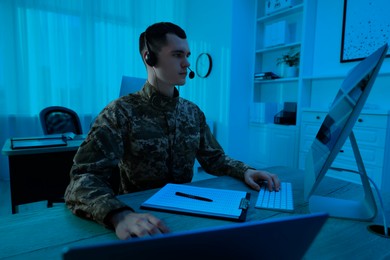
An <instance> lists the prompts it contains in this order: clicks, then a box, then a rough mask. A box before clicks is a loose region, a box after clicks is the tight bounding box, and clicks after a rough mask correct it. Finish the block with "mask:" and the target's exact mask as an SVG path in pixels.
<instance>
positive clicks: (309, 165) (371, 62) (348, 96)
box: [305, 44, 388, 199]
mask: <svg viewBox="0 0 390 260" xmlns="http://www.w3.org/2000/svg"><path fill="white" fill-rule="evenodd" d="M387 49H388V46H387V44H385V45H384V46H382V47H381V48H379V49H378V50H377V51H375V52H374V53H373V54H371V55H370V56H368V57H367V58H366V59H364V60H363V61H361V62H360V63H359V64H357V65H356V66H355V67H354V68H353V69H352V70H351V71H350V72H349V74H348V75H347V77H346V78H345V80H344V81H343V83H342V86H341V88H340V90H339V91H338V93H337V95H336V97H335V99H334V101H333V103H332V105H331V107H330V110H329V113H328V115H327V116H326V117H325V119H324V121H323V123H322V125H321V127H320V129H319V131H318V133H317V135H316V137H315V139H314V141H313V144H312V146H311V149H310V150H309V153H308V155H307V157H306V168H305V198H306V199H307V198H308V197H309V196H310V195H312V194H313V192H314V191H315V189H316V188H317V186H318V184H319V183H320V182H321V180H322V178H323V177H324V175H325V174H326V172H327V171H328V169H329V167H330V166H331V164H332V162H333V161H334V159H335V158H336V156H337V155H338V153H339V151H340V149H341V148H342V146H343V145H344V143H345V141H346V140H347V138H348V137H349V135H350V134H351V131H352V128H353V126H354V124H355V122H356V121H357V119H358V116H359V114H360V112H361V110H362V108H363V106H364V104H365V102H366V100H367V97H368V95H369V93H370V91H371V88H372V85H373V84H374V81H375V78H376V76H377V74H378V71H379V69H380V67H381V65H382V63H383V59H384V58H385V56H386V53H387Z"/></svg>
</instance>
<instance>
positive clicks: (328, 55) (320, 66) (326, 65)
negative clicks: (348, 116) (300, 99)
mask: <svg viewBox="0 0 390 260" xmlns="http://www.w3.org/2000/svg"><path fill="white" fill-rule="evenodd" d="M317 2H318V3H317V15H316V19H317V20H316V24H315V28H314V31H315V37H314V44H313V46H314V56H313V64H312V68H313V75H314V76H332V77H333V76H341V78H338V79H332V80H330V81H321V82H320V81H319V82H318V84H315V86H314V87H313V89H312V100H311V104H312V105H315V106H318V107H321V108H328V105H329V103H330V102H332V100H333V98H334V96H335V95H336V92H337V91H338V89H339V88H340V86H341V83H342V80H343V77H344V76H346V75H347V74H348V71H349V70H351V69H352V68H353V67H354V66H356V64H357V63H358V62H347V63H340V50H341V39H342V26H343V10H344V1H334V0H333V1H329V0H318V1H317ZM389 73H390V60H389V59H388V58H387V59H385V61H384V63H383V65H382V68H381V70H380V72H379V77H378V78H377V80H376V83H375V85H374V87H373V89H372V91H371V93H370V96H369V98H368V100H367V106H366V107H367V108H376V109H383V110H389V109H390V103H389V102H388V100H389V98H390V88H389V87H388V86H389V85H390V77H389ZM384 74H385V75H384Z"/></svg>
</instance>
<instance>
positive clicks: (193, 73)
mask: <svg viewBox="0 0 390 260" xmlns="http://www.w3.org/2000/svg"><path fill="white" fill-rule="evenodd" d="M187 69H189V70H190V73H189V74H188V77H189V78H190V79H193V78H194V77H195V72H193V71H192V70H191V69H190V67H188V68H187Z"/></svg>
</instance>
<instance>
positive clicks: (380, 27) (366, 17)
mask: <svg viewBox="0 0 390 260" xmlns="http://www.w3.org/2000/svg"><path fill="white" fill-rule="evenodd" d="M385 43H390V13H389V2H388V0H363V1H356V0H349V1H347V0H344V18H343V30H342V40H341V55H340V61H341V62H350V61H357V60H362V59H364V58H365V57H367V56H369V55H370V54H371V53H373V52H374V51H376V50H377V49H378V48H379V47H381V46H383V45H384V44H385ZM388 53H390V52H388ZM387 56H389V54H388V55H387Z"/></svg>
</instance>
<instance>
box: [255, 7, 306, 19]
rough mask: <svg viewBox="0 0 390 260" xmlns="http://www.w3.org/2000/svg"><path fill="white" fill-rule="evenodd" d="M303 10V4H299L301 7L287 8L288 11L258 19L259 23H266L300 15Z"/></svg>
mask: <svg viewBox="0 0 390 260" xmlns="http://www.w3.org/2000/svg"><path fill="white" fill-rule="evenodd" d="M302 10H303V4H299V5H296V6H293V7H290V8H287V9H283V10H280V11H277V12H274V13H271V14H269V15H265V16H262V17H259V18H257V22H266V21H268V20H274V19H278V18H281V17H283V16H287V15H290V14H295V13H299V12H301V11H302Z"/></svg>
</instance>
